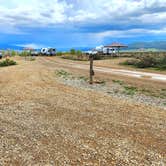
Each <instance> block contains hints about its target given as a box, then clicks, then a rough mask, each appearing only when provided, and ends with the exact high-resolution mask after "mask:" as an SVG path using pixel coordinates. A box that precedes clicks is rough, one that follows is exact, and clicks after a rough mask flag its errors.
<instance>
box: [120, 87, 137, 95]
mask: <svg viewBox="0 0 166 166" xmlns="http://www.w3.org/2000/svg"><path fill="white" fill-rule="evenodd" d="M137 91H138V90H137V88H136V87H134V86H124V92H123V93H124V94H126V95H132V96H133V95H135V93H136V92H137Z"/></svg>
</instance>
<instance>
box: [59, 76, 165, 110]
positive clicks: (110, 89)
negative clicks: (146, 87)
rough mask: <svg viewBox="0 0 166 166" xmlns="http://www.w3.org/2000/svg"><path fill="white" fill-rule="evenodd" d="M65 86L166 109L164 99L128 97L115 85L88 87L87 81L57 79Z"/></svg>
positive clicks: (139, 94)
mask: <svg viewBox="0 0 166 166" xmlns="http://www.w3.org/2000/svg"><path fill="white" fill-rule="evenodd" d="M59 80H60V81H61V82H63V83H64V84H65V85H70V86H73V87H77V88H82V89H87V90H92V91H97V92H102V93H104V94H107V95H110V96H112V97H118V98H120V99H125V100H130V101H134V102H137V103H143V104H146V105H149V106H156V107H161V108H164V109H166V98H159V97H153V96H147V95H144V94H141V93H137V92H136V93H135V94H134V95H128V94H126V93H124V88H123V87H122V86H121V85H119V84H116V83H112V84H111V86H109V85H107V84H105V83H103V84H97V83H96V84H93V85H90V84H89V83H88V82H87V81H85V80H83V79H79V78H73V77H68V78H63V77H60V79H59Z"/></svg>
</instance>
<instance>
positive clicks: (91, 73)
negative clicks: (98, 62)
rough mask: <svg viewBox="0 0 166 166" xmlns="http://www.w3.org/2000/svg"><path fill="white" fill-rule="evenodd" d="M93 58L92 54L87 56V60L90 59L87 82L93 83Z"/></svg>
mask: <svg viewBox="0 0 166 166" xmlns="http://www.w3.org/2000/svg"><path fill="white" fill-rule="evenodd" d="M93 59H94V55H90V56H89V60H90V79H89V83H90V84H93V76H94V75H95V73H94V70H93Z"/></svg>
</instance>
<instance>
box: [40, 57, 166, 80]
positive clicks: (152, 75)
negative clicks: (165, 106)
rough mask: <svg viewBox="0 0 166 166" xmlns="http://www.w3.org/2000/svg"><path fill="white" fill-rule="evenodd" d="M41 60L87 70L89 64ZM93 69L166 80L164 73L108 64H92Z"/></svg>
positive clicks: (50, 59)
mask: <svg viewBox="0 0 166 166" xmlns="http://www.w3.org/2000/svg"><path fill="white" fill-rule="evenodd" d="M42 61H51V62H50V63H58V64H61V65H64V66H68V67H73V68H77V69H84V70H89V65H87V64H81V63H78V62H77V63H74V62H70V61H68V62H65V61H62V60H59V59H53V58H42ZM94 70H95V71H96V72H102V73H108V74H115V75H122V76H129V77H134V78H147V79H149V81H150V80H156V81H163V82H166V75H164V74H157V73H149V72H141V71H131V70H125V69H113V68H111V66H110V68H108V67H99V66H94Z"/></svg>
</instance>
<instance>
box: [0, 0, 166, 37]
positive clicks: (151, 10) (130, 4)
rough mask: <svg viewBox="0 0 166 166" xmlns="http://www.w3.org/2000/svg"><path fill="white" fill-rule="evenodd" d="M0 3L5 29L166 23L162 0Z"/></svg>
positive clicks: (0, 24) (0, 23)
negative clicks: (74, 24)
mask: <svg viewBox="0 0 166 166" xmlns="http://www.w3.org/2000/svg"><path fill="white" fill-rule="evenodd" d="M0 4H1V6H0V30H1V32H5V33H17V34H18V33H24V32H22V31H23V30H20V29H19V27H20V26H21V27H48V26H56V25H57V24H64V25H66V24H67V23H69V24H70V23H83V24H94V23H97V24H103V23H104V24H108V25H114V24H119V25H121V26H123V25H124V24H126V25H132V24H138V23H139V24H140V25H147V24H154V23H158V24H163V25H165V24H166V23H165V19H166V0H150V1H149V0H91V1H89V0H70V1H69V0H61V1H60V0H47V1H46V0H10V1H6V0H0ZM104 33H105V34H106V33H108V32H104ZM111 33H114V34H116V31H111ZM118 34H119V32H118ZM124 35H125V34H124ZM122 36H123V35H122Z"/></svg>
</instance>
